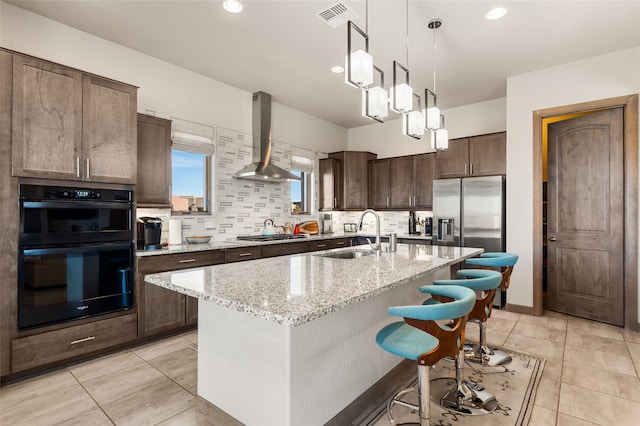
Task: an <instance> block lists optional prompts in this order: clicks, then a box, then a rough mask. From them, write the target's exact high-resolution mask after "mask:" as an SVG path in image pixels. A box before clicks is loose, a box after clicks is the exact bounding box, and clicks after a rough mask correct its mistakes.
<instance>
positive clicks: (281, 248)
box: [260, 241, 309, 258]
mask: <svg viewBox="0 0 640 426" xmlns="http://www.w3.org/2000/svg"><path fill="white" fill-rule="evenodd" d="M260 250H261V252H262V257H263V258H265V257H274V256H286V255H287V254H296V253H304V252H306V251H308V250H309V247H308V245H307V242H306V241H304V242H295V243H280V244H273V245H268V246H262V247H260Z"/></svg>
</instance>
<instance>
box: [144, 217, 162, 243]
mask: <svg viewBox="0 0 640 426" xmlns="http://www.w3.org/2000/svg"><path fill="white" fill-rule="evenodd" d="M161 234H162V219H160V218H159V217H141V218H139V219H138V248H141V249H144V250H157V249H161V248H162V244H161V243H160V235H161Z"/></svg>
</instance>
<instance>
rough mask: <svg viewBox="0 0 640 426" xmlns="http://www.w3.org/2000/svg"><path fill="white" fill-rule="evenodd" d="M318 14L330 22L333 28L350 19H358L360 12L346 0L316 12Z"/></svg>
mask: <svg viewBox="0 0 640 426" xmlns="http://www.w3.org/2000/svg"><path fill="white" fill-rule="evenodd" d="M316 16H317V17H318V18H320V19H322V20H323V21H324V22H326V23H327V24H329V26H330V27H331V28H338V27H341V26H343V25H344V24H346V23H347V22H348V21H355V20H356V19H358V14H357V13H356V12H355V11H354V10H353V9H351V8H350V7H349V6H347V4H346V3H344V2H341V1H339V2H337V3H334V4H332V5H331V6H329V7H328V8H326V9H323V10H321V11H320V12H318V13H316Z"/></svg>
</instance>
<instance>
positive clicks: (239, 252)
mask: <svg viewBox="0 0 640 426" xmlns="http://www.w3.org/2000/svg"><path fill="white" fill-rule="evenodd" d="M260 257H262V251H261V249H260V247H238V248H232V249H226V250H225V253H224V259H225V262H226V263H231V262H242V261H244V260H251V259H260Z"/></svg>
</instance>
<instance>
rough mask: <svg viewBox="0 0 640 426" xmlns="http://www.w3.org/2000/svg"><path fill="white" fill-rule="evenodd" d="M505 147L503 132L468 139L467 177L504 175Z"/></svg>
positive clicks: (505, 141)
mask: <svg viewBox="0 0 640 426" xmlns="http://www.w3.org/2000/svg"><path fill="white" fill-rule="evenodd" d="M506 147H507V135H506V133H505V132H500V133H492V134H490V135H482V136H474V137H472V138H469V175H471V176H494V175H506V174H507V151H506Z"/></svg>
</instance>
